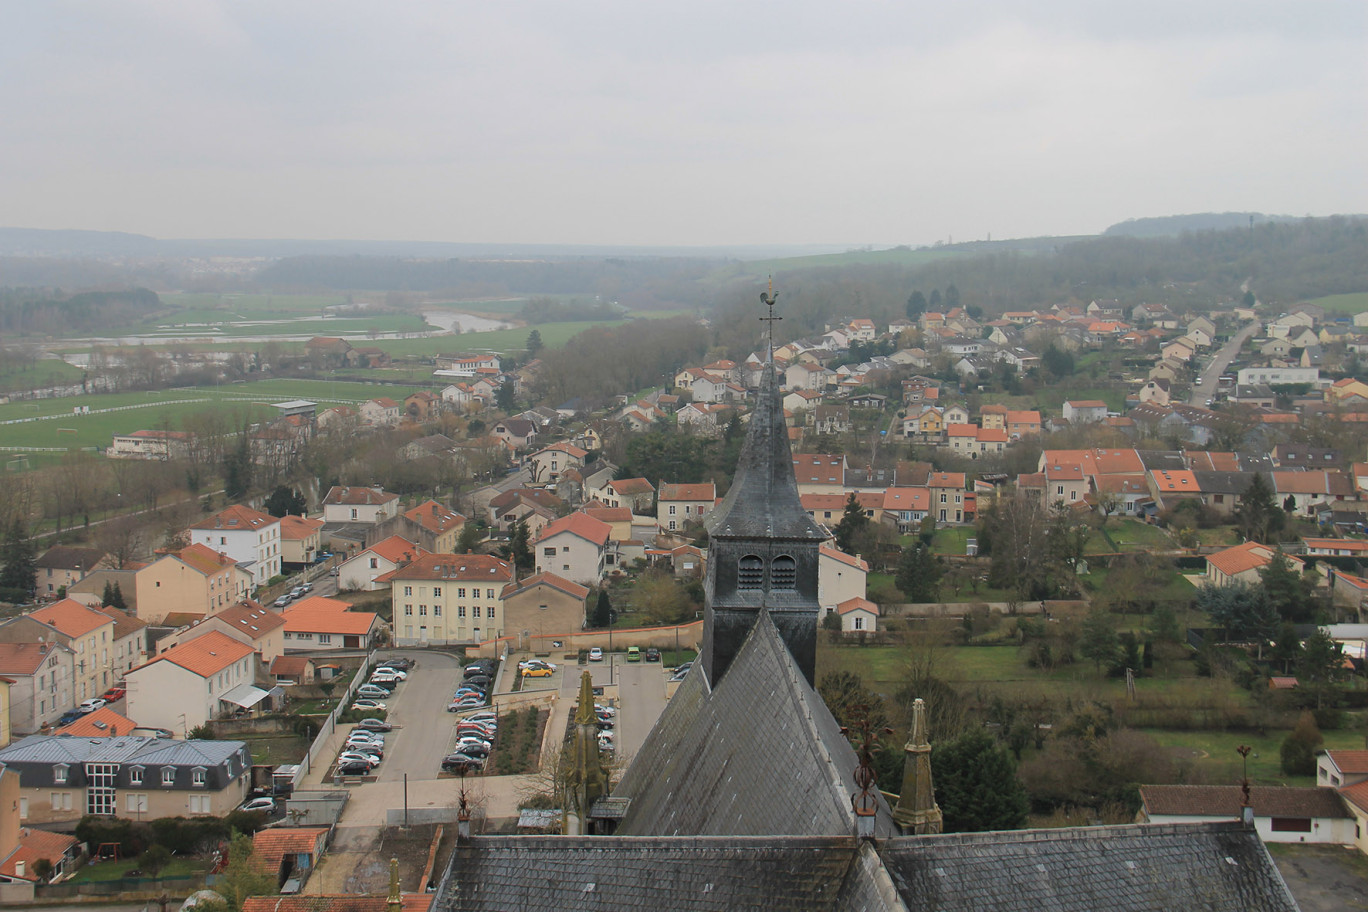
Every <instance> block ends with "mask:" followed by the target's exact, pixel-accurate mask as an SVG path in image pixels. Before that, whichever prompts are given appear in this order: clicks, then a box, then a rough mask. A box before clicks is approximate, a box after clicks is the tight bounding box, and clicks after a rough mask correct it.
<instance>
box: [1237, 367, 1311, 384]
mask: <svg viewBox="0 0 1368 912" xmlns="http://www.w3.org/2000/svg"><path fill="white" fill-rule="evenodd" d="M1235 383H1236V384H1237V385H1239V386H1253V385H1254V384H1256V383H1267V384H1268V385H1269V386H1274V385H1277V384H1283V383H1310V384H1311V385H1313V386H1320V368H1318V367H1242V368H1240V370H1239V372H1238V373H1236V375H1235Z"/></svg>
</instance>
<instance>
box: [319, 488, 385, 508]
mask: <svg viewBox="0 0 1368 912" xmlns="http://www.w3.org/2000/svg"><path fill="white" fill-rule="evenodd" d="M398 499H399V495H398V494H391V493H389V492H388V491H377V490H376V489H374V488H368V487H365V486H364V485H333V486H332V487H331V488H329V489H328V493H327V494H326V495H325V496H324V497H323V504H324V506H339V505H346V506H349V507H361V506H365V507H378V506H380V505H381V504H387V503H393V502H394V501H396V500H398Z"/></svg>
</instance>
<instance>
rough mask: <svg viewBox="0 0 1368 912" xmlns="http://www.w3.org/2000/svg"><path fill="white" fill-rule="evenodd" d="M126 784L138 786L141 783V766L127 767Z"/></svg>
mask: <svg viewBox="0 0 1368 912" xmlns="http://www.w3.org/2000/svg"><path fill="white" fill-rule="evenodd" d="M128 784H129V785H139V786H140V785H142V784H143V768H142V767H141V766H132V767H129V769H128Z"/></svg>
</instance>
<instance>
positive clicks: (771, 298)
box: [760, 276, 784, 364]
mask: <svg viewBox="0 0 1368 912" xmlns="http://www.w3.org/2000/svg"><path fill="white" fill-rule="evenodd" d="M760 300H761V301H763V302H765V306H766V307H768V308H769V316H767V317H761V318H760V322H761V323H768V324H769V329H768V330H767V334H768V336H769V363H770V364H773V363H774V324H775V323H777V322H779V321H780V320H782V319H784V318H783V317H776V316H775V315H774V305H775V304H777V303H779V295H777V294H775V293H774V276H770V277H769V291H762V292H760Z"/></svg>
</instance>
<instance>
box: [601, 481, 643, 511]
mask: <svg viewBox="0 0 1368 912" xmlns="http://www.w3.org/2000/svg"><path fill="white" fill-rule="evenodd" d="M591 494H592V495H593V497H594V499H596V500H598V501H599V502H601V503H603V504H604V505H606V506H609V507H626V508H627V509H628V510H630V511H631V512H632V513H636V514H638V515H642V516H645V515H648V514H649V513H650V512H651V507H652V506H654V504H655V486H654V485H652V484H651V483H650V482H649V481H647V480H646V479H645V478H615V479H613V480H611V481H607V482H605V483H604V484H603V486H602V487H601V488H596V489H595V490H593V491H592V492H591Z"/></svg>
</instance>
